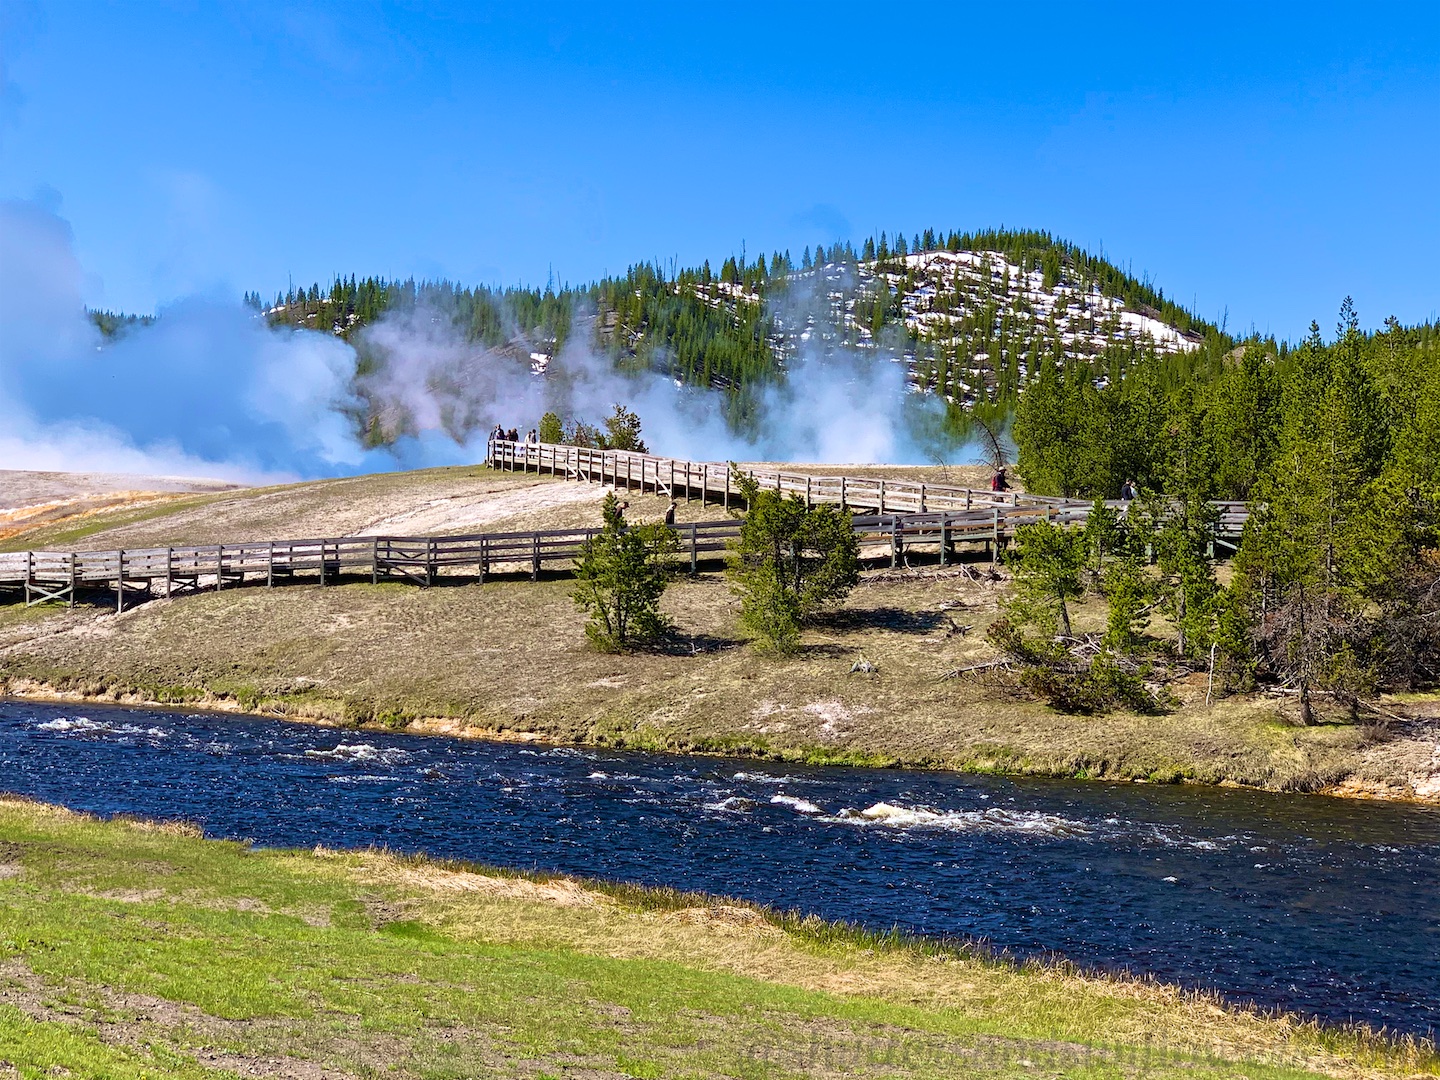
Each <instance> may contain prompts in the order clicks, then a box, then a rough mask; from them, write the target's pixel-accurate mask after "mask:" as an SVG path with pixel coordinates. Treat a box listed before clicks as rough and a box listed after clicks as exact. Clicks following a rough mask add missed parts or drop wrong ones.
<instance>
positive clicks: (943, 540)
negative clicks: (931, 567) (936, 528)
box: [940, 517, 950, 566]
mask: <svg viewBox="0 0 1440 1080" xmlns="http://www.w3.org/2000/svg"><path fill="white" fill-rule="evenodd" d="M949 563H950V519H949V518H943V517H942V518H941V519H940V565H941V566H948V565H949Z"/></svg>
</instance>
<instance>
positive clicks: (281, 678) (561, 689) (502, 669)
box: [0, 574, 1433, 790]
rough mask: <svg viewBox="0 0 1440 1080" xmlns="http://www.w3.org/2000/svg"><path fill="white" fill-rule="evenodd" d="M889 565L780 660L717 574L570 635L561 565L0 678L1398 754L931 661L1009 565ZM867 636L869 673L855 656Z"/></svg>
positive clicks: (1010, 740)
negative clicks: (1075, 707)
mask: <svg viewBox="0 0 1440 1080" xmlns="http://www.w3.org/2000/svg"><path fill="white" fill-rule="evenodd" d="M883 576H884V578H885V579H886V580H879V581H876V580H868V581H866V582H863V583H862V585H861V587H860V588H858V589H857V590H856V591H855V592H854V593H853V594H852V597H851V599H850V601H849V603H848V604H847V606H846V607H845V608H844V609H843V610H841V611H838V612H835V613H834V614H833V615H832V616H831V617H829V618H827V619H825V620H823V621H822V622H821V623H820V624H819V625H817V626H816V627H814V628H812V629H811V630H809V631H807V633H806V635H805V639H804V648H803V649H802V651H801V652H800V654H799V655H798V656H795V657H793V658H786V659H775V658H771V657H767V656H764V655H761V654H759V653H757V652H756V651H755V650H754V649H753V648H751V647H749V646H747V645H745V644H744V643H743V642H741V641H740V640H739V639H738V638H737V637H736V629H735V616H736V613H737V607H736V602H735V600H734V598H733V596H732V595H731V593H730V591H729V589H728V587H727V585H726V583H725V581H724V580H723V578H722V577H721V576H720V575H718V574H705V575H702V576H701V577H700V578H699V579H697V580H693V581H691V580H682V581H680V582H678V583H677V584H676V585H674V586H673V587H672V588H671V590H670V591H669V592H668V593H667V594H666V597H665V601H664V606H665V608H666V610H667V611H668V613H669V614H670V615H671V616H672V618H673V619H674V621H675V625H676V628H677V633H676V636H675V638H674V639H673V640H672V641H671V642H669V643H668V644H667V646H666V647H665V648H663V649H657V650H654V651H645V652H638V653H634V654H630V655H622V656H615V655H608V654H604V653H599V652H596V651H595V650H593V649H592V648H590V647H589V646H588V645H587V643H586V641H585V637H584V634H583V625H582V618H581V616H580V614H579V613H578V612H577V611H576V609H575V607H574V605H573V603H572V602H571V600H570V596H569V594H570V589H571V585H570V583H569V582H568V581H566V580H545V581H541V582H539V583H538V584H533V585H532V584H530V583H528V582H524V581H519V580H492V581H491V582H489V583H487V584H485V585H474V584H465V585H447V586H444V587H437V588H433V589H429V590H422V589H417V588H414V587H411V586H407V585H402V584H399V583H394V584H382V585H379V586H372V585H369V584H368V583H354V584H347V585H342V586H336V587H328V588H319V587H316V586H312V585H299V586H291V587H286V588H277V589H274V590H266V589H263V588H247V589H237V590H233V591H227V592H222V593H218V594H216V593H206V594H202V595H199V596H193V597H188V598H185V599H177V600H174V601H166V600H158V601H153V602H151V603H148V604H144V605H141V606H139V607H137V608H134V609H132V610H130V611H127V612H126V613H125V614H124V615H122V616H118V617H117V616H115V615H113V614H110V613H107V612H104V611H95V610H93V609H85V608H82V609H79V610H77V611H76V612H74V613H71V612H63V611H61V612H54V613H51V614H48V615H46V616H44V617H40V618H36V617H33V616H32V617H31V618H29V619H26V620H23V621H16V622H14V623H11V624H9V625H8V626H4V627H0V680H4V682H3V684H0V685H3V686H4V687H8V689H9V692H11V693H33V692H44V691H47V690H48V691H55V690H58V691H61V692H66V693H71V694H75V695H82V696H94V697H106V698H110V699H112V700H121V701H127V700H128V701H134V702H139V701H161V702H167V701H169V702H175V703H191V702H201V701H208V702H211V703H215V704H219V705H222V706H226V707H234V708H244V709H251V710H259V711H265V712H272V713H276V714H280V715H287V716H291V717H295V718H302V719H312V720H319V721H324V722H331V723H369V722H376V723H389V724H392V725H409V726H411V727H412V729H414V730H418V731H427V730H428V731H444V732H447V733H459V734H477V735H491V736H499V737H509V738H535V739H544V740H554V741H563V742H588V743H594V744H600V745H610V746H629V747H636V748H662V747H663V748H671V749H689V750H698V751H716V752H732V753H745V754H753V755H756V756H773V757H777V758H788V759H808V760H824V761H854V762H857V763H863V762H882V761H883V762H897V763H906V764H914V765H930V766H943V767H961V768H968V769H982V770H984V769H994V770H1002V771H1014V772H1022V773H1025V772H1029V773H1038V774H1052V775H1082V776H1092V777H1114V778H1129V779H1151V780H1179V779H1187V778H1188V779H1194V780H1200V781H1205V782H1222V781H1232V782H1238V783H1244V784H1251V785H1258V786H1264V787H1272V788H1291V789H1303V790H1309V789H1315V788H1318V787H1323V786H1324V785H1326V784H1328V783H1334V782H1336V781H1338V780H1340V779H1342V778H1344V777H1347V776H1350V775H1352V774H1354V773H1355V772H1356V771H1357V769H1359V768H1360V767H1361V765H1362V763H1363V765H1364V767H1365V769H1366V770H1368V771H1369V772H1370V773H1372V774H1375V775H1384V774H1385V772H1386V770H1387V768H1393V769H1397V770H1398V769H1399V768H1400V767H1401V765H1400V764H1399V762H1400V755H1401V753H1402V751H1405V752H1407V753H1408V752H1409V751H1408V750H1406V747H1408V745H1409V744H1408V743H1407V742H1406V741H1405V740H1404V739H1395V740H1391V741H1389V742H1387V743H1385V744H1383V745H1374V744H1372V743H1370V742H1369V741H1368V740H1367V736H1366V733H1365V732H1364V731H1363V730H1362V729H1360V728H1357V727H1354V726H1351V725H1327V726H1321V727H1317V728H1312V729H1299V728H1295V727H1292V726H1290V725H1288V724H1286V723H1283V722H1281V721H1279V720H1277V718H1276V714H1275V707H1274V705H1273V704H1271V703H1268V702H1265V701H1263V700H1251V699H1237V700H1231V701H1221V702H1219V703H1217V704H1216V705H1214V706H1213V707H1206V706H1205V704H1204V696H1205V687H1204V680H1203V676H1197V677H1196V678H1194V679H1192V680H1190V682H1189V683H1187V684H1184V685H1181V686H1180V687H1179V688H1178V689H1179V690H1180V692H1181V694H1182V696H1183V697H1184V698H1185V699H1186V703H1185V705H1184V706H1183V707H1182V708H1181V709H1180V710H1179V711H1178V712H1176V713H1175V714H1173V715H1169V716H1161V717H1147V716H1136V715H1131V714H1125V713H1117V714H1113V715H1110V716H1101V717H1076V716H1064V715H1061V714H1057V713H1054V712H1052V711H1050V710H1048V709H1046V708H1044V707H1042V706H1040V705H1038V704H1035V703H1033V702H1028V701H1022V700H1018V699H1016V698H1015V697H1014V696H1013V695H1012V694H1011V693H1010V692H1009V691H1008V690H1007V689H1006V688H1005V686H1003V685H1000V684H997V683H993V682H988V681H986V680H984V679H979V680H958V679H950V680H945V679H942V678H941V676H942V675H943V674H944V673H945V672H947V671H949V670H951V669H953V668H955V667H957V666H961V665H965V664H969V663H973V662H976V661H978V660H980V659H983V658H985V657H986V656H988V655H989V652H988V646H987V645H986V644H985V643H984V640H983V637H984V631H985V628H986V626H987V625H988V624H989V622H990V621H991V620H992V619H993V618H994V617H995V614H996V610H997V603H998V601H999V600H1000V599H1001V595H1002V588H1003V586H1001V585H998V584H995V583H986V582H976V581H970V580H967V579H966V578H964V577H961V576H952V577H929V576H926V577H919V576H916V577H907V576H906V575H904V574H901V575H898V576H894V577H892V576H891V575H889V574H885V575H883ZM1097 617H1098V616H1097V614H1096V613H1095V612H1094V611H1089V610H1084V609H1082V611H1081V612H1080V613H1079V616H1078V618H1079V620H1080V621H1081V622H1082V624H1083V622H1084V620H1085V619H1095V618H1097ZM967 627H968V628H969V629H968V630H966V629H965V628H967ZM862 657H863V658H865V659H867V660H869V661H870V662H871V663H872V664H874V665H875V666H876V668H877V669H878V672H877V674H875V675H858V674H857V675H852V674H850V669H851V666H852V664H854V662H855V661H856V660H858V659H860V658H862ZM1432 741H1433V736H1432ZM1410 750H1414V748H1413V747H1411V748H1410ZM1419 753H1420V751H1418V750H1415V752H1414V754H1412V755H1411V756H1415V757H1416V760H1418V756H1417V755H1419ZM1387 755H1388V756H1387ZM1387 763H1389V764H1387ZM1401 779H1402V780H1403V778H1401Z"/></svg>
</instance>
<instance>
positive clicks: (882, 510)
mask: <svg viewBox="0 0 1440 1080" xmlns="http://www.w3.org/2000/svg"><path fill="white" fill-rule="evenodd" d="M877 512H878V513H881V514H883V513H885V481H884V480H881V481H880V509H879V511H877Z"/></svg>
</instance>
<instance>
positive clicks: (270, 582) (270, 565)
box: [265, 540, 275, 589]
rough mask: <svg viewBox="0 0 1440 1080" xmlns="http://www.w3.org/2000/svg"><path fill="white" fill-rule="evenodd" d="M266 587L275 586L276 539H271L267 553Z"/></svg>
mask: <svg viewBox="0 0 1440 1080" xmlns="http://www.w3.org/2000/svg"><path fill="white" fill-rule="evenodd" d="M265 587H266V588H267V589H269V588H274V587H275V541H274V540H271V541H270V544H269V549H268V550H267V551H266V553H265Z"/></svg>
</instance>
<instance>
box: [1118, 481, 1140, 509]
mask: <svg viewBox="0 0 1440 1080" xmlns="http://www.w3.org/2000/svg"><path fill="white" fill-rule="evenodd" d="M1139 494H1140V492H1139V489H1137V488H1136V487H1135V481H1134V480H1126V481H1125V483H1123V484H1121V485H1120V501H1121V502H1127V503H1128V502H1130V501H1132V500H1133V499H1134V498H1135V497H1136V496H1137V495H1139Z"/></svg>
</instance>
